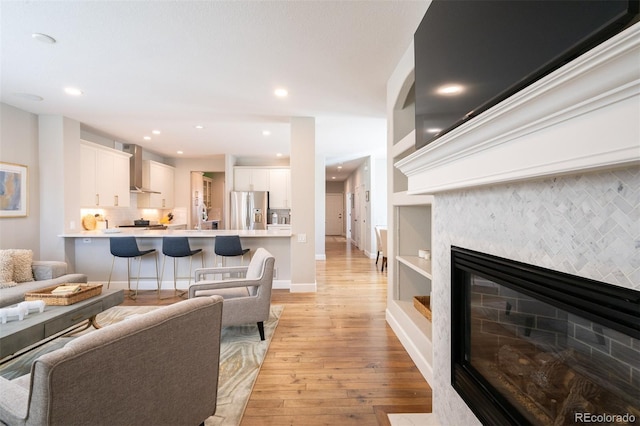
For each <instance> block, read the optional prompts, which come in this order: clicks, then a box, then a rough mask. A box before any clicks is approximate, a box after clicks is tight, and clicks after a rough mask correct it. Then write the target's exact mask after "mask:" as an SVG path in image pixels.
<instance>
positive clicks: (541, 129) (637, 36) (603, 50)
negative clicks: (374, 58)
mask: <svg viewBox="0 0 640 426" xmlns="http://www.w3.org/2000/svg"><path fill="white" fill-rule="evenodd" d="M639 57H640V23H637V24H635V25H634V26H632V27H631V28H629V29H627V30H626V31H624V32H622V33H620V34H618V35H617V36H615V37H613V38H611V39H609V40H608V41H606V42H605V43H603V44H601V45H599V46H597V47H596V48H594V49H592V50H591V51H589V52H587V53H586V54H584V55H582V56H581V57H579V58H577V59H576V60H574V61H572V62H570V63H568V64H567V65H565V66H564V67H562V68H560V69H558V70H556V71H554V72H553V73H551V74H549V75H547V76H546V77H544V78H543V79H541V80H539V81H537V82H535V83H534V84H532V85H531V86H529V87H527V88H525V89H524V90H522V91H521V92H519V93H517V94H516V95H514V96H512V97H510V98H508V99H506V100H505V101H503V102H501V103H499V104H498V105H496V106H494V107H492V108H491V109H489V110H487V111H485V112H484V113H482V114H481V115H479V116H478V117H476V118H474V119H473V120H470V121H469V122H467V123H465V124H463V125H462V126H460V127H458V128H456V129H454V130H452V131H451V132H449V133H447V134H445V135H443V136H442V137H441V138H439V139H437V140H436V141H435V142H433V143H431V144H429V145H427V146H425V147H423V148H422V149H420V150H418V151H416V152H414V153H413V154H411V155H409V156H407V157H406V158H403V159H402V160H400V161H398V162H396V163H395V166H396V167H397V168H398V169H400V170H401V171H402V172H403V173H404V174H405V175H406V176H407V177H408V191H407V193H408V194H409V195H411V194H434V193H438V192H443V191H449V190H455V189H461V188H469V187H474V186H480V185H489V184H495V183H505V182H511V181H520V180H528V179H536V178H542V177H545V176H552V175H553V176H555V175H560V174H569V173H577V172H581V171H588V170H598V169H606V168H613V167H622V166H628V165H632V164H640V125H639V124H638V120H639V119H638V117H640V65H639V62H638V58H639Z"/></svg>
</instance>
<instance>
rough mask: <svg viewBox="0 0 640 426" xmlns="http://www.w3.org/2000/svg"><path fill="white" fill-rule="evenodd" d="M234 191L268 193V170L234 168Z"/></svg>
mask: <svg viewBox="0 0 640 426" xmlns="http://www.w3.org/2000/svg"><path fill="white" fill-rule="evenodd" d="M233 190H234V191H268V190H269V169H268V168H260V167H234V168H233Z"/></svg>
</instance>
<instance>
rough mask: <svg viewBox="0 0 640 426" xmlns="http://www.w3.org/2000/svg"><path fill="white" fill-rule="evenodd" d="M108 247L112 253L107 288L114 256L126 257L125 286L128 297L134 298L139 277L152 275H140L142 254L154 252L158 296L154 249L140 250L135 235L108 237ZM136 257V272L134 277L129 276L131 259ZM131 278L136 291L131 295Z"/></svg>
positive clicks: (109, 282) (136, 294) (111, 273)
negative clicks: (127, 290)
mask: <svg viewBox="0 0 640 426" xmlns="http://www.w3.org/2000/svg"><path fill="white" fill-rule="evenodd" d="M109 249H110V251H111V254H112V255H113V260H112V261H111V272H109V281H108V282H107V288H109V286H110V285H111V276H112V275H113V266H114V265H115V263H116V257H122V258H126V259H127V288H128V289H129V297H131V298H132V299H135V298H136V297H138V286H139V284H140V278H143V279H150V278H154V277H141V276H140V267H141V266H142V256H145V255H147V254H152V253H153V254H154V256H153V257H154V260H155V261H156V267H155V271H156V276H155V279H156V283H157V285H158V297H160V281H158V255H157V253H156V250H155V249H149V250H140V249H139V248H138V243H137V242H136V237H111V238H109ZM135 258H138V274H137V275H136V276H135V277H132V276H131V259H135ZM131 278H135V279H136V292H135V294H134V295H133V296H131Z"/></svg>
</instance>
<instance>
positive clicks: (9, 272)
mask: <svg viewBox="0 0 640 426" xmlns="http://www.w3.org/2000/svg"><path fill="white" fill-rule="evenodd" d="M7 283H13V256H12V255H11V250H0V288H4V287H5V285H6V284H7ZM14 285H15V284H14ZM7 287H10V285H9V286H7Z"/></svg>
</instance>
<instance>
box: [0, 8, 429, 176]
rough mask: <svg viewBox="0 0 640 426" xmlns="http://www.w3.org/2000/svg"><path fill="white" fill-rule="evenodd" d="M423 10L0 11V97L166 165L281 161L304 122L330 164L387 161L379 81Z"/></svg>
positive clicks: (397, 56)
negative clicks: (174, 161) (41, 37)
mask: <svg viewBox="0 0 640 426" xmlns="http://www.w3.org/2000/svg"><path fill="white" fill-rule="evenodd" d="M428 4H429V1H224V2H222V1H121V2H115V1H6V0H2V1H1V3H0V7H1V10H0V19H1V40H0V41H1V53H2V57H1V59H2V63H1V70H0V73H1V92H0V100H1V101H2V102H4V103H6V104H9V105H12V106H15V107H17V108H20V109H22V110H25V111H29V112H33V113H36V114H55V115H64V116H66V117H69V118H73V119H75V120H78V121H80V122H81V123H83V124H84V125H86V126H89V127H91V128H93V129H96V130H99V131H101V132H105V133H108V134H110V135H113V136H114V137H115V138H118V140H120V141H122V142H127V143H136V144H139V145H141V146H143V147H144V148H145V149H147V150H150V151H153V152H155V153H158V154H160V155H162V156H165V157H177V156H178V155H177V154H176V152H177V151H178V150H181V151H183V152H184V154H182V155H183V156H184V157H190V158H191V157H202V156H209V155H215V154H231V155H237V156H241V157H242V156H251V157H267V158H273V157H275V155H276V153H282V154H283V155H284V156H285V157H286V156H288V155H289V120H290V117H294V116H307V117H309V116H310V117H315V118H316V151H317V152H318V153H319V154H320V155H322V156H324V157H326V161H327V164H328V165H335V164H338V163H340V162H343V163H345V164H353V163H354V162H353V161H350V160H354V159H357V158H361V157H363V156H365V155H381V156H384V155H385V150H386V149H385V147H386V101H385V97H386V82H387V79H388V78H389V76H390V75H391V73H392V71H393V69H394V67H395V65H396V64H397V63H398V61H399V59H400V57H401V56H402V54H403V53H404V51H405V50H406V49H407V48H408V46H409V44H410V42H411V40H412V38H413V33H414V32H415V30H416V28H417V27H418V24H419V23H420V21H421V19H422V16H423V15H424V13H425V12H426V9H427V6H428ZM33 33H44V34H47V35H49V36H51V37H53V38H55V39H56V41H57V42H56V43H55V44H46V43H42V42H40V41H37V40H35V39H33V38H32V34H33ZM68 86H73V87H77V88H79V89H81V90H82V91H83V92H84V94H83V95H82V96H80V97H70V96H68V95H67V94H65V93H64V91H63V89H64V88H65V87H68ZM277 87H285V88H286V89H288V91H289V96H288V97H287V98H284V99H281V98H277V97H276V96H274V94H273V92H274V89H276V88H277ZM25 93H26V94H33V95H37V96H40V97H42V98H43V100H42V101H34V100H28V99H25V98H24V97H22V96H20V95H19V94H25ZM195 125H203V126H205V128H204V129H202V130H197V129H195V127H194V126H195ZM154 129H157V130H160V131H161V134H160V135H153V134H151V131H152V130H154ZM264 130H268V131H270V132H271V134H270V135H269V136H263V131H264ZM145 135H148V136H152V140H151V141H145V140H143V136H145ZM355 163H357V162H355Z"/></svg>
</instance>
